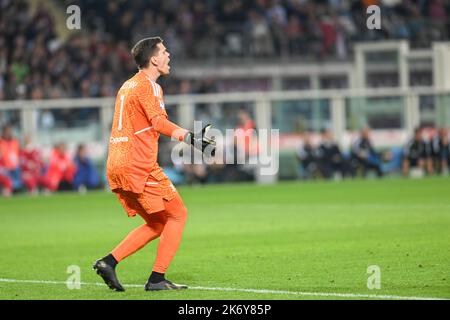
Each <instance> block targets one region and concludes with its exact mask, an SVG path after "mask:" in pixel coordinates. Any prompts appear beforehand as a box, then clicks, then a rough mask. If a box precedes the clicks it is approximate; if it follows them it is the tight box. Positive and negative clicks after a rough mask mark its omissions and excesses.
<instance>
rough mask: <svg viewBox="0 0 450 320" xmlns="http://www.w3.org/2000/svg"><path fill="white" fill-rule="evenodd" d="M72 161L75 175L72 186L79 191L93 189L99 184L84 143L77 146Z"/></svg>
mask: <svg viewBox="0 0 450 320" xmlns="http://www.w3.org/2000/svg"><path fill="white" fill-rule="evenodd" d="M74 163H75V166H76V172H75V177H74V178H73V188H74V189H75V190H78V191H80V192H82V191H84V190H86V189H94V188H97V187H98V186H99V185H100V180H99V177H98V175H97V172H96V171H95V167H94V165H93V164H92V161H91V159H89V157H88V154H87V149H86V146H85V145H84V144H80V145H78V147H77V153H76V155H75V159H74Z"/></svg>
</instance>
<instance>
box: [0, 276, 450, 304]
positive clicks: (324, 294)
mask: <svg viewBox="0 0 450 320" xmlns="http://www.w3.org/2000/svg"><path fill="white" fill-rule="evenodd" d="M0 282H6V283H30V284H33V283H34V284H67V282H65V281H52V280H19V279H3V278H0ZM70 284H71V285H76V284H79V285H87V286H105V284H104V283H100V282H79V283H78V282H70ZM123 286H124V287H129V288H143V287H144V286H143V285H140V284H125V285H123ZM189 289H191V290H205V291H234V292H247V293H259V294H287V295H298V296H315V297H337V298H368V299H388V300H448V299H444V298H433V297H406V296H395V295H377V294H359V293H334V292H301V291H285V290H268V289H244V288H219V287H217V288H215V287H198V286H197V287H189Z"/></svg>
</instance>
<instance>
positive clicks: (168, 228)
mask: <svg viewBox="0 0 450 320" xmlns="http://www.w3.org/2000/svg"><path fill="white" fill-rule="evenodd" d="M165 205H166V206H165V207H166V210H165V211H164V214H165V215H166V218H167V222H166V224H165V226H164V229H163V231H162V233H161V238H160V240H159V244H158V251H157V253H156V259H155V264H154V265H153V271H155V272H159V273H165V272H166V270H167V268H168V267H169V265H170V262H171V261H172V259H173V257H174V256H175V253H176V252H177V250H178V246H179V245H180V242H181V236H182V235H183V230H184V225H185V223H186V219H187V209H186V207H185V206H184V204H183V201H182V200H181V198H180V196H179V195H178V194H177V196H176V197H175V198H174V199H172V200H171V201H169V202H165Z"/></svg>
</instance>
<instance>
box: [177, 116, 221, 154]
mask: <svg viewBox="0 0 450 320" xmlns="http://www.w3.org/2000/svg"><path fill="white" fill-rule="evenodd" d="M211 127H212V125H210V124H208V125H206V126H205V127H204V128H203V129H202V131H201V132H198V133H193V132H191V131H189V132H188V133H187V134H186V136H185V137H184V142H186V143H188V144H192V145H193V146H194V148H197V149H198V150H201V151H202V152H205V149H206V148H208V149H209V150H211V151H210V152H211V155H212V156H214V154H215V153H216V141H214V139H212V138H208V137H207V136H206V133H207V132H208V131H209V129H211Z"/></svg>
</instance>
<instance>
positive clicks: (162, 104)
mask: <svg viewBox="0 0 450 320" xmlns="http://www.w3.org/2000/svg"><path fill="white" fill-rule="evenodd" d="M159 107H160V108H161V109H163V110H164V109H165V108H166V106H165V105H164V102H162V101H160V102H159Z"/></svg>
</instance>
